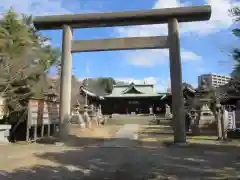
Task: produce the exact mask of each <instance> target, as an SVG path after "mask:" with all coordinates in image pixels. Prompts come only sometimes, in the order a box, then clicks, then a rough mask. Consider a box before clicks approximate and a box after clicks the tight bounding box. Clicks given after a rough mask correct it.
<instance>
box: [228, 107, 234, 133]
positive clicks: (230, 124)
mask: <svg viewBox="0 0 240 180" xmlns="http://www.w3.org/2000/svg"><path fill="white" fill-rule="evenodd" d="M227 114H228V116H227V118H228V123H227V129H235V128H236V122H235V111H232V112H227Z"/></svg>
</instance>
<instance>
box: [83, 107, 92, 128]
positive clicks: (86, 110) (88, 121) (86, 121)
mask: <svg viewBox="0 0 240 180" xmlns="http://www.w3.org/2000/svg"><path fill="white" fill-rule="evenodd" d="M88 111H89V107H88V105H85V106H84V112H83V119H84V121H85V123H86V125H87V127H88V128H92V123H91V119H90V117H89V114H88Z"/></svg>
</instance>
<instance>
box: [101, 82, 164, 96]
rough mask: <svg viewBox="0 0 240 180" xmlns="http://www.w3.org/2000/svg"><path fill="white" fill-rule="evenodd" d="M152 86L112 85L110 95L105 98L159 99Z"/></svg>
mask: <svg viewBox="0 0 240 180" xmlns="http://www.w3.org/2000/svg"><path fill="white" fill-rule="evenodd" d="M161 96H163V95H162V94H159V93H157V92H156V90H155V88H154V85H153V84H134V83H131V84H128V85H114V86H113V90H112V93H111V94H109V95H107V96H105V97H161Z"/></svg>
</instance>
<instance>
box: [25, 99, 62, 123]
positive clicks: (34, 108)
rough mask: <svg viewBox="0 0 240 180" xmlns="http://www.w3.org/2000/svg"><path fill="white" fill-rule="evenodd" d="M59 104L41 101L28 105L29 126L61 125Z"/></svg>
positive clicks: (33, 100) (30, 102)
mask: <svg viewBox="0 0 240 180" xmlns="http://www.w3.org/2000/svg"><path fill="white" fill-rule="evenodd" d="M59 119H60V118H59V104H58V103H56V102H49V101H44V100H39V99H37V100H36V99H31V100H29V103H28V125H29V126H33V125H41V124H44V125H47V124H57V123H59Z"/></svg>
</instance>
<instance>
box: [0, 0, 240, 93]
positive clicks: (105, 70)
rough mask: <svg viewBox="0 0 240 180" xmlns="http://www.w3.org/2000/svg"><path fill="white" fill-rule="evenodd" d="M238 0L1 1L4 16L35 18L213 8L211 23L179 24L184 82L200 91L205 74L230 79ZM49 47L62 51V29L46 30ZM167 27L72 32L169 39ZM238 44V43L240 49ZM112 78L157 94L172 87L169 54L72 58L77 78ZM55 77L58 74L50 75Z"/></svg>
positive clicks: (86, 36)
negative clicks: (232, 12)
mask: <svg viewBox="0 0 240 180" xmlns="http://www.w3.org/2000/svg"><path fill="white" fill-rule="evenodd" d="M236 3H239V0H238V1H236V0H131V1H129V0H68V1H63V0H21V1H19V0H8V1H4V0H0V11H2V12H3V11H4V10H6V9H8V8H9V7H11V6H12V7H14V8H15V9H16V10H17V11H18V12H21V13H26V14H32V15H49V14H69V13H70V14H73V13H91V12H111V11H126V10H143V9H153V8H155V9H158V8H169V7H179V6H191V5H204V4H211V5H212V10H213V12H212V17H211V19H210V21H207V22H206V21H204V22H195V23H184V24H181V25H180V32H181V34H180V35H181V48H182V50H181V58H182V71H183V80H184V81H186V82H188V83H190V84H192V85H194V86H196V84H197V76H198V75H200V74H203V73H216V74H222V75H228V74H229V73H230V71H231V69H232V67H233V61H232V60H231V58H230V57H229V56H228V53H229V52H230V51H231V49H232V47H234V46H236V45H237V39H236V38H235V37H234V36H233V35H232V34H231V29H232V18H231V17H229V16H228V9H229V8H231V6H232V5H233V4H236ZM41 33H42V34H43V35H44V36H47V37H49V38H51V41H50V43H51V44H52V45H53V46H55V47H61V33H62V32H61V30H57V31H55V30H54V31H42V32H41ZM166 33H167V27H166V25H150V26H133V27H115V28H93V29H78V30H74V39H75V40H77V39H78V40H81V39H95V38H109V37H132V36H154V35H166ZM238 45H239V44H238ZM86 64H88V69H89V72H88V76H90V77H99V76H110V77H114V78H116V79H119V80H124V81H135V82H137V83H141V82H143V81H144V80H145V81H146V82H148V83H154V84H156V88H157V89H158V90H159V91H163V90H165V89H166V88H167V86H168V84H169V83H168V82H169V76H170V74H169V56H168V50H137V51H111V52H93V53H90V52H88V53H77V54H74V55H73V74H75V75H76V76H77V77H79V78H80V79H81V78H84V77H86V71H85V69H86V68H85V67H86ZM52 73H54V69H53V71H52Z"/></svg>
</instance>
